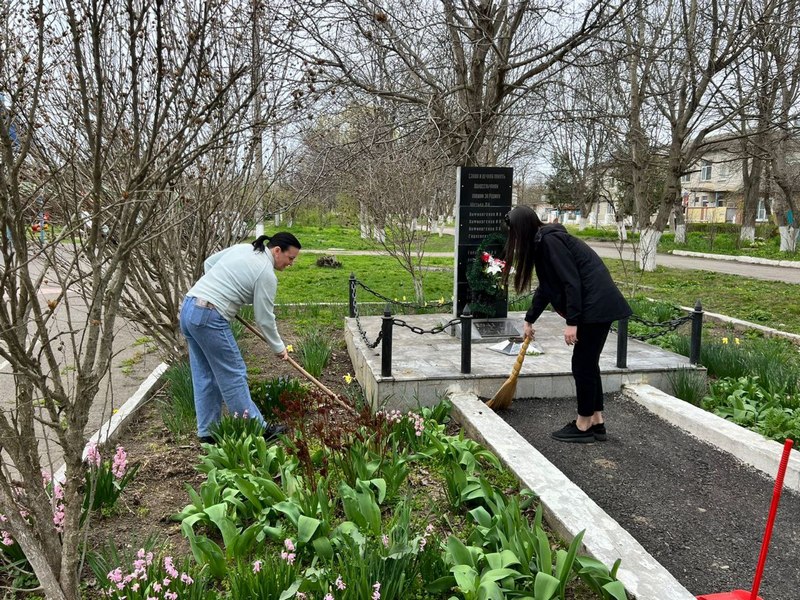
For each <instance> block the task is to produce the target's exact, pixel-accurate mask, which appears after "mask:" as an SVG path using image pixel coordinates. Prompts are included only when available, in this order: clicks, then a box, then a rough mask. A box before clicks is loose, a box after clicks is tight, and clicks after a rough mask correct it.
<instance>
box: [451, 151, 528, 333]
mask: <svg viewBox="0 0 800 600" xmlns="http://www.w3.org/2000/svg"><path fill="white" fill-rule="evenodd" d="M513 174H514V170H513V169H511V168H509V167H460V168H459V169H458V182H457V197H456V239H455V251H456V268H455V274H454V286H453V287H454V294H455V298H456V301H455V303H454V304H453V311H454V315H455V316H459V315H460V314H461V311H462V310H463V309H464V306H465V305H466V304H468V303H469V302H470V300H471V290H470V287H469V283H468V282H467V268H468V267H469V265H470V264H471V263H472V261H473V260H475V255H476V253H477V251H478V247H479V246H480V245H481V243H482V242H483V241H484V239H485V238H486V237H488V236H490V235H492V234H496V233H504V232H505V222H504V219H505V215H506V213H507V212H508V211H509V210H511V191H512V183H513ZM491 251H492V253H493V254H494V255H495V256H497V255H499V254H500V252H501V251H502V248H492V249H491ZM507 314H508V303H507V299H506V298H503V299H502V301H498V303H497V304H496V306H495V314H494V315H491V316H494V317H497V318H505V317H506V316H507ZM478 316H490V315H478Z"/></svg>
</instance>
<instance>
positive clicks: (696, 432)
mask: <svg viewBox="0 0 800 600" xmlns="http://www.w3.org/2000/svg"><path fill="white" fill-rule="evenodd" d="M622 393H623V394H624V395H625V396H626V397H628V398H630V399H632V400H634V401H636V402H638V403H639V404H641V405H642V406H644V407H645V408H647V409H648V410H649V411H650V412H652V413H654V414H656V415H658V416H659V417H661V418H662V419H664V420H665V421H667V422H669V423H672V424H673V425H675V426H677V427H680V428H681V429H683V430H684V431H686V432H688V433H690V434H691V435H693V436H695V437H697V438H699V439H701V440H703V441H704V442H706V443H708V444H711V445H712V446H716V447H717V448H719V449H720V450H723V451H725V452H728V453H729V454H732V455H733V456H735V457H736V458H738V459H739V460H740V461H742V462H743V463H745V464H747V465H750V466H751V467H753V468H755V469H758V470H759V471H761V472H762V473H765V474H767V475H768V476H769V477H771V478H772V479H775V477H776V475H777V473H778V466H779V465H780V462H781V456H782V455H783V444H779V443H778V442H775V441H773V440H768V439H766V438H765V437H764V436H762V435H760V434H758V433H756V432H754V431H750V430H749V429H745V428H744V427H740V426H739V425H737V424H736V423H732V422H731V421H728V420H726V419H723V418H722V417H718V416H717V415H715V414H712V413H710V412H708V411H706V410H703V409H702V408H698V407H696V406H694V405H693V404H689V403H688V402H684V401H683V400H680V399H678V398H675V397H674V396H670V395H669V394H666V393H664V392H662V391H661V390H659V389H658V388H654V387H653V386H651V385H647V384H645V383H635V384H626V385H624V386H623V387H622ZM783 485H784V487H787V488H789V489H791V490H794V491H796V492H800V452H797V451H796V450H795V451H794V452H792V453H791V454H790V455H789V463H788V465H787V468H786V477H785V479H784V483H783Z"/></svg>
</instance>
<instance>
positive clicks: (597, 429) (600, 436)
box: [589, 423, 607, 442]
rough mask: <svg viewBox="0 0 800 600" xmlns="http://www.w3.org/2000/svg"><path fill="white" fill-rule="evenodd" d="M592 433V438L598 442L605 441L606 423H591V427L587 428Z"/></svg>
mask: <svg viewBox="0 0 800 600" xmlns="http://www.w3.org/2000/svg"><path fill="white" fill-rule="evenodd" d="M589 431H591V432H592V433H593V434H594V439H596V440H597V441H598V442H605V441H606V438H607V436H606V424H605V423H598V424H597V425H592V428H591V429H590V430H589Z"/></svg>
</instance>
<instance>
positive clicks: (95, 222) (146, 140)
mask: <svg viewBox="0 0 800 600" xmlns="http://www.w3.org/2000/svg"><path fill="white" fill-rule="evenodd" d="M23 4H24V6H23ZM29 8H30V7H29V6H28V4H27V3H21V2H11V3H10V4H9V3H6V4H5V5H4V8H2V9H0V11H4V12H3V14H2V21H3V22H4V23H5V24H7V25H8V26H7V27H4V28H3V29H2V32H0V44H2V50H1V51H0V89H1V90H2V91H3V92H4V95H5V98H6V101H7V103H6V108H5V110H4V111H3V113H2V119H1V120H0V152H1V154H0V158H1V160H0V210H2V212H1V213H0V218H1V219H2V224H3V229H4V230H6V231H7V237H6V238H5V240H4V243H3V263H2V265H1V266H0V271H1V272H0V285H2V293H3V302H2V308H1V309H0V339H1V340H2V344H0V356H2V358H3V359H4V360H6V361H8V362H9V363H10V365H11V369H12V371H13V379H14V387H15V400H14V402H13V404H12V405H7V406H3V407H2V412H0V438H1V439H2V450H3V454H2V457H1V458H0V460H2V465H1V466H2V474H1V476H0V510H2V513H3V514H4V515H5V516H6V517H7V519H8V521H7V522H6V523H4V528H5V529H7V530H8V531H9V532H10V533H11V534H12V535H13V537H14V539H16V540H17V541H18V542H19V544H20V546H21V547H22V549H23V551H24V553H25V555H26V557H27V558H28V560H29V561H30V563H31V565H32V566H33V569H34V571H35V574H36V576H37V578H38V580H39V582H40V584H41V586H42V589H43V591H44V593H45V595H46V596H47V597H48V598H54V599H62V598H63V599H72V598H78V597H80V587H79V585H78V575H79V574H78V565H79V560H80V556H81V552H82V548H83V543H82V541H83V539H84V538H83V536H84V535H85V531H86V527H87V525H88V520H87V521H86V522H84V523H83V524H82V523H81V520H80V517H81V505H82V500H83V490H82V485H83V479H84V466H83V464H82V452H83V449H84V445H85V441H86V429H87V424H88V423H89V422H90V410H92V409H93V407H96V405H97V403H99V405H100V406H101V407H103V406H104V407H105V408H104V410H105V414H110V412H111V409H112V408H113V402H114V398H113V390H109V389H107V388H106V389H103V388H102V386H103V382H104V380H105V378H106V376H107V374H108V372H109V368H110V364H111V360H112V357H113V356H114V353H115V351H116V348H115V346H114V337H115V334H116V332H117V330H118V329H119V320H120V317H121V315H122V310H123V309H122V302H123V299H124V298H125V297H126V295H129V296H130V300H131V301H135V302H137V303H139V304H140V305H144V306H146V302H145V300H144V295H145V294H149V293H150V289H148V288H143V289H139V290H138V292H137V293H132V292H130V290H128V289H126V286H127V285H128V283H129V281H130V277H131V274H132V271H133V270H134V269H135V268H136V266H137V264H138V261H139V260H140V259H141V258H142V256H143V252H144V248H145V247H146V246H148V244H150V245H152V246H153V248H156V247H158V248H160V250H156V252H160V251H161V250H163V249H169V248H170V246H171V247H172V248H173V249H174V253H173V254H172V255H168V254H165V255H164V256H163V265H162V266H163V267H164V270H165V272H170V276H172V277H177V280H176V281H177V283H175V281H174V280H171V281H170V282H169V283H168V284H167V283H164V285H165V286H166V285H172V286H173V287H171V288H170V290H171V291H170V292H166V291H165V292H164V293H163V294H162V300H163V298H167V297H169V301H170V302H172V305H170V306H162V307H160V310H161V311H162V312H161V314H166V313H172V311H174V308H175V306H174V303H175V301H176V298H177V295H176V294H175V293H174V290H176V289H177V288H180V287H182V286H185V285H186V283H187V279H186V277H185V276H181V275H179V273H180V272H184V271H182V270H181V269H180V268H179V263H180V261H181V258H183V259H185V258H186V257H187V255H185V254H184V255H181V253H180V249H182V248H186V247H189V246H192V245H197V246H199V249H198V250H197V255H199V254H201V253H203V252H204V250H205V249H206V248H205V247H204V245H203V244H204V242H202V241H199V240H200V239H201V238H202V232H199V230H198V227H199V226H200V225H198V223H199V222H202V220H204V219H206V218H207V217H208V215H209V213H208V212H207V210H210V209H211V208H210V207H211V206H212V205H211V204H210V203H209V201H208V194H207V193H206V190H204V189H203V186H205V185H208V184H209V182H211V181H215V183H214V185H215V186H216V187H215V189H219V185H222V186H223V187H225V186H228V187H231V188H232V187H235V186H236V183H235V171H236V169H232V168H230V167H229V168H227V169H224V171H225V172H226V174H225V175H220V176H218V177H217V175H216V173H215V175H214V176H213V177H212V176H208V175H207V171H208V170H210V169H214V170H216V169H221V165H223V164H226V162H230V161H234V162H235V159H236V148H234V147H232V141H234V140H235V139H236V134H237V132H239V131H242V130H243V125H242V121H241V119H242V115H243V114H246V110H247V107H248V104H249V102H250V100H251V97H252V90H251V87H250V86H249V85H247V75H248V65H247V64H246V63H245V62H244V61H245V60H246V59H247V56H248V54H247V53H242V52H241V51H240V49H241V48H242V47H245V46H246V39H247V36H246V33H247V28H246V27H244V28H242V27H237V25H238V26H241V25H242V23H237V22H236V20H235V19H232V18H231V15H230V14H229V13H228V11H227V10H226V9H225V7H224V4H217V3H212V2H207V3H201V4H191V3H190V4H185V3H178V2H171V1H167V2H159V3H150V2H138V1H134V0H113V1H110V2H106V3H94V2H88V1H84V0H60V1H58V2H44V1H43V0H42V1H41V2H39V3H38V5H34V7H33V10H29ZM226 155H227V157H226ZM215 178H216V179H215ZM218 184H219V185H218ZM239 193H240V191H239V190H237V191H236V194H239ZM38 198H42V199H43V202H44V203H45V206H46V207H48V208H49V210H50V212H51V213H52V214H53V215H54V216H57V217H58V219H59V221H60V225H61V227H60V228H59V229H58V230H56V231H54V232H51V233H50V234H48V237H47V238H46V239H45V240H44V243H39V242H36V241H32V240H31V239H30V236H29V231H28V226H29V221H30V217H31V213H32V211H33V210H35V209H36V207H37V199H38ZM157 240H162V241H164V242H165V243H164V244H161V245H160V246H159V245H158V244H156V241H157ZM153 256H155V255H152V256H151V257H150V258H151V259H152V258H153ZM190 263H191V261H190ZM157 266H158V265H154V264H150V265H148V266H147V267H145V268H146V269H149V270H150V278H149V281H151V283H152V284H153V285H154V286H155V288H153V289H156V288H157V287H158V285H159V284H158V283H154V282H153V280H155V279H156V277H157V275H158V273H156V272H154V271H153V269H154V268H155V267H157ZM190 268H192V267H190ZM139 275H141V273H139V274H138V275H137V277H138V276H139ZM181 277H183V278H181ZM146 280H148V278H146V277H143V278H139V279H137V281H139V282H143V281H146ZM45 281H47V282H48V286H49V287H51V288H53V287H54V288H57V289H58V290H59V291H58V293H57V294H56V295H55V296H54V297H52V298H50V299H49V300H48V301H47V302H40V299H39V298H40V296H39V292H40V288H41V287H42V285H43V283H44V282H45ZM167 339H169V340H170V341H173V340H174V338H170V337H169V336H167V335H166V334H165V335H164V340H167ZM165 343H166V342H165ZM65 367H69V368H65ZM40 438H44V440H46V443H47V444H48V446H47V447H46V448H45V449H49V450H51V452H43V453H40V451H39V450H40V448H38V447H37V440H38V439H40ZM56 451H57V452H58V453H60V454H61V455H63V459H64V461H65V464H66V475H65V479H64V481H63V482H59V483H58V485H59V486H60V488H61V490H63V499H62V498H61V493H60V492H59V493H58V494H53V492H52V491H50V492H48V491H47V490H46V489H45V487H44V486H43V485H42V473H43V471H53V470H55V466H56V463H55V460H56V458H57V457H56V455H55V454H54V452H56ZM54 512H55V513H56V515H57V518H56V519H55V521H54Z"/></svg>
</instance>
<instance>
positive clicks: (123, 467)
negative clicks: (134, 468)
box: [111, 446, 128, 479]
mask: <svg viewBox="0 0 800 600" xmlns="http://www.w3.org/2000/svg"><path fill="white" fill-rule="evenodd" d="M127 470H128V454H127V453H126V452H125V448H123V447H122V446H117V453H116V454H114V464H113V465H112V466H111V472H112V473H113V474H114V477H116V478H117V479H122V478H123V477H124V476H125V471H127Z"/></svg>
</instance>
